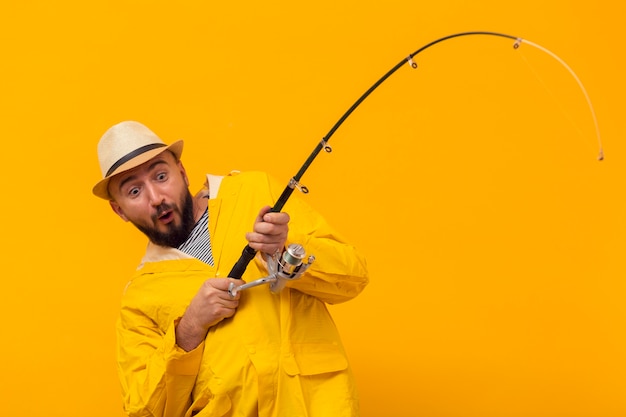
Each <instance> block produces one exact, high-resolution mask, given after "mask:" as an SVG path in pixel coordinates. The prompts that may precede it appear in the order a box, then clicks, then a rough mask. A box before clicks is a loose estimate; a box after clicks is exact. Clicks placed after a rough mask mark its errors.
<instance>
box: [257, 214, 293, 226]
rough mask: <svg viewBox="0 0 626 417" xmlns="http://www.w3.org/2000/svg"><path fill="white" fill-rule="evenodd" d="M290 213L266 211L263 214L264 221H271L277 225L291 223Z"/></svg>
mask: <svg viewBox="0 0 626 417" xmlns="http://www.w3.org/2000/svg"><path fill="white" fill-rule="evenodd" d="M289 220H290V218H289V214H287V213H285V212H282V213H271V212H269V213H265V214H264V215H263V221H264V222H266V223H271V224H275V225H284V224H288V223H289Z"/></svg>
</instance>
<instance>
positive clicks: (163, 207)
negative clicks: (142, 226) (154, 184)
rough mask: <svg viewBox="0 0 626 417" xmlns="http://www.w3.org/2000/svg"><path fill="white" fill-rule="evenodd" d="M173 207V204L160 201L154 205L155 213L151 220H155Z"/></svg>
mask: <svg viewBox="0 0 626 417" xmlns="http://www.w3.org/2000/svg"><path fill="white" fill-rule="evenodd" d="M172 209H173V206H172V205H171V204H168V203H161V204H159V205H158V206H157V207H156V212H155V214H153V215H152V220H154V221H156V220H157V219H158V218H159V217H161V216H162V215H163V213H165V212H166V211H170V210H172Z"/></svg>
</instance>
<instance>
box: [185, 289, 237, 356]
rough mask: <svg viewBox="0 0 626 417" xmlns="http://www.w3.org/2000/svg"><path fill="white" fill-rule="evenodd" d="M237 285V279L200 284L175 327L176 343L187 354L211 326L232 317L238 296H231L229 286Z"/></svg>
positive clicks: (201, 339)
mask: <svg viewBox="0 0 626 417" xmlns="http://www.w3.org/2000/svg"><path fill="white" fill-rule="evenodd" d="M231 282H232V283H235V284H236V285H241V283H242V281H241V280H235V279H232V278H211V279H207V280H206V281H204V283H203V284H202V286H201V287H200V289H199V290H198V292H197V293H196V295H195V296H194V297H193V299H192V300H191V303H189V307H187V311H185V314H184V315H183V317H182V318H181V319H180V321H179V322H178V325H177V326H176V344H177V345H178V346H179V347H180V348H182V349H184V350H186V351H187V352H188V351H190V350H192V349H195V348H196V347H197V346H198V345H199V344H200V343H201V342H202V341H203V340H204V338H205V337H206V334H207V332H208V330H209V328H210V327H211V326H215V325H216V324H217V323H219V322H220V321H222V320H224V319H225V318H227V317H232V316H233V315H234V314H235V312H236V310H237V307H238V306H239V298H240V295H239V294H237V295H236V296H235V297H231V295H230V294H229V293H228V286H229V285H230V283H231Z"/></svg>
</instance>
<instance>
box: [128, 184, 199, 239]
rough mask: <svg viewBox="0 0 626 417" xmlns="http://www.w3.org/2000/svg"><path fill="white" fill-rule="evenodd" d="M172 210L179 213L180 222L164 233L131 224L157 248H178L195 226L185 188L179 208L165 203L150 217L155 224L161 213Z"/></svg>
mask: <svg viewBox="0 0 626 417" xmlns="http://www.w3.org/2000/svg"><path fill="white" fill-rule="evenodd" d="M172 209H173V210H174V212H175V213H180V215H181V216H180V218H181V222H180V225H178V226H177V225H174V224H172V225H171V227H170V228H169V230H168V231H166V232H161V231H159V230H157V229H156V228H155V227H150V226H143V225H140V224H137V223H133V224H134V225H135V227H137V229H139V230H141V231H142V232H143V234H145V235H146V236H147V237H148V239H150V241H151V242H152V243H154V244H156V245H159V246H169V247H171V248H178V247H179V246H180V245H181V244H183V243H184V242H185V241H186V240H187V238H188V237H189V234H190V233H191V231H192V230H193V227H194V226H195V224H196V222H195V221H194V218H193V198H192V197H191V193H190V192H189V189H187V188H185V191H183V195H182V196H181V199H180V205H179V206H176V205H172V204H167V203H162V204H160V205H159V206H158V207H157V211H156V214H155V215H153V216H152V220H153V222H154V223H156V221H157V219H158V217H159V216H160V215H161V213H163V212H164V211H166V210H172Z"/></svg>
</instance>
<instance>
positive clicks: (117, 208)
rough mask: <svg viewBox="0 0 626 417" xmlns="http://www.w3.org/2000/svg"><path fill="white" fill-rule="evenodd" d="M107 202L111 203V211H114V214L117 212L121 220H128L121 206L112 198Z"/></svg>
mask: <svg viewBox="0 0 626 417" xmlns="http://www.w3.org/2000/svg"><path fill="white" fill-rule="evenodd" d="M109 204H110V205H111V208H112V209H113V211H114V212H115V214H117V215H118V216H120V217H121V218H122V220H124V221H125V222H127V221H128V217H126V215H125V214H124V211H123V210H122V208H121V207H120V205H119V204H117V203H116V202H115V201H113V200H109Z"/></svg>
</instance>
